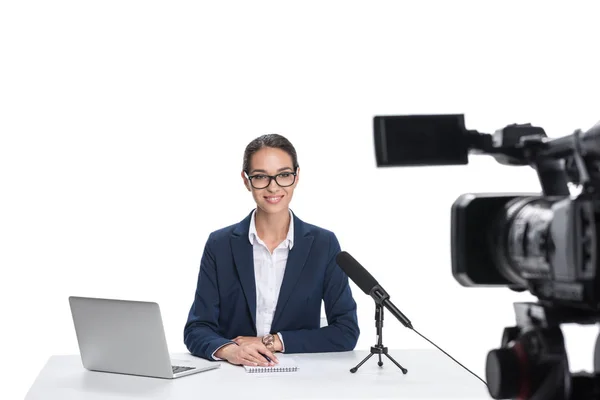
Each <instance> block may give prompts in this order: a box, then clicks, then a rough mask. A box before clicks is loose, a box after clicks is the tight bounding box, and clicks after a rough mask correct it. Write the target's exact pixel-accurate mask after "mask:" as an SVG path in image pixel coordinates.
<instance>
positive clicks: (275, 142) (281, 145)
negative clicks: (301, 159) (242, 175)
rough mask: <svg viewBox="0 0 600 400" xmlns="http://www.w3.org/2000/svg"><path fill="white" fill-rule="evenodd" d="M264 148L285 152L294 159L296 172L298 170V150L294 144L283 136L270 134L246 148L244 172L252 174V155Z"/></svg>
mask: <svg viewBox="0 0 600 400" xmlns="http://www.w3.org/2000/svg"><path fill="white" fill-rule="evenodd" d="M264 147H272V148H275V149H281V150H283V151H285V152H286V153H288V154H289V155H290V157H292V164H293V168H294V171H296V169H298V167H299V165H298V156H297V155H296V149H295V148H294V146H293V145H292V143H290V141H289V140H287V139H286V138H285V137H283V136H281V135H278V134H276V133H270V134H267V135H262V136H259V137H257V138H256V139H254V140H253V141H251V142H250V143H248V146H246V150H245V151H244V164H243V166H242V168H243V170H244V172H246V173H250V171H249V170H250V159H251V158H252V155H253V154H254V153H256V152H257V151H258V150H260V149H262V148H264Z"/></svg>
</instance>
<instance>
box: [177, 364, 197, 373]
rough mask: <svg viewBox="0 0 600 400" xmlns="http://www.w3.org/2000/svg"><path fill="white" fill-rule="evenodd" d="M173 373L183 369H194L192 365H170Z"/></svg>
mask: <svg viewBox="0 0 600 400" xmlns="http://www.w3.org/2000/svg"><path fill="white" fill-rule="evenodd" d="M172 368H173V373H174V374H178V373H180V372H183V371H189V370H190V369H194V367H180V366H178V365H172Z"/></svg>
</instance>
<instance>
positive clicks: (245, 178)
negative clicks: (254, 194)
mask: <svg viewBox="0 0 600 400" xmlns="http://www.w3.org/2000/svg"><path fill="white" fill-rule="evenodd" d="M241 175H242V180H243V181H244V186H246V189H248V191H249V192H251V191H252V188H251V187H250V181H249V180H248V178H247V177H246V173H245V172H244V171H242V174H241Z"/></svg>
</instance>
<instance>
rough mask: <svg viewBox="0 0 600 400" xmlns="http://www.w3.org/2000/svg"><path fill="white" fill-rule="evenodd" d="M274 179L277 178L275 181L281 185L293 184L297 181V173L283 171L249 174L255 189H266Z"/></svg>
mask: <svg viewBox="0 0 600 400" xmlns="http://www.w3.org/2000/svg"><path fill="white" fill-rule="evenodd" d="M273 179H275V182H276V183H277V184H278V185H279V186H281V187H288V186H292V185H293V184H294V182H296V173H295V172H282V173H280V174H277V175H265V174H256V175H248V180H249V181H250V184H251V185H252V187H253V188H254V189H264V188H266V187H268V186H269V185H270V184H271V180H273Z"/></svg>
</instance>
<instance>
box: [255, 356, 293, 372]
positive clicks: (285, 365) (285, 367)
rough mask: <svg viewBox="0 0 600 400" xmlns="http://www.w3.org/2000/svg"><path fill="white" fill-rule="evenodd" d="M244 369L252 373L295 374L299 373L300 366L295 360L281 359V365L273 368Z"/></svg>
mask: <svg viewBox="0 0 600 400" xmlns="http://www.w3.org/2000/svg"><path fill="white" fill-rule="evenodd" d="M244 369H245V370H246V372H250V373H269V372H295V371H298V365H296V363H295V362H294V360H293V359H290V358H283V357H279V364H277V365H273V366H272V367H262V366H258V367H249V366H247V365H244Z"/></svg>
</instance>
